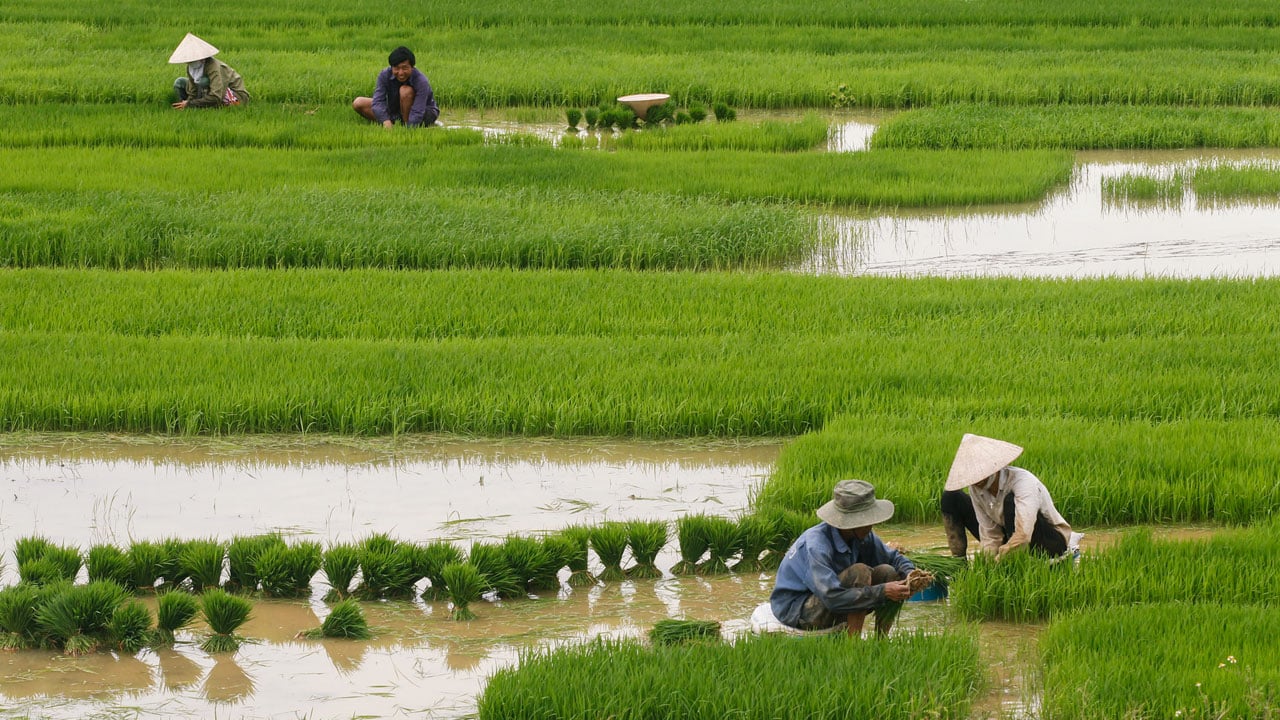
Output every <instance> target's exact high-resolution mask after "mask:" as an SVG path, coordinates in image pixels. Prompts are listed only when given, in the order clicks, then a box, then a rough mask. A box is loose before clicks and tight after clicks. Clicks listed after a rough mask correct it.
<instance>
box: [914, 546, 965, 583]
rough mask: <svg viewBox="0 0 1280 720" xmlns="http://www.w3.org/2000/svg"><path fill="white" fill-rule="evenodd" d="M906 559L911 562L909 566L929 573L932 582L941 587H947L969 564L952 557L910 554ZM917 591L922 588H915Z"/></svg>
mask: <svg viewBox="0 0 1280 720" xmlns="http://www.w3.org/2000/svg"><path fill="white" fill-rule="evenodd" d="M907 558H908V559H910V560H911V564H913V565H915V566H916V567H917V568H918V569H920V570H923V571H925V572H927V573H929V574H930V575H931V576H932V580H936V581H937V582H940V583H942V585H943V586H946V585H949V584H950V582H951V579H952V578H954V577H956V576H957V575H959V574H960V573H962V572H964V571H965V569H966V568H968V567H969V563H968V561H967V560H966V559H965V558H962V557H955V556H953V555H941V554H938V553H930V552H912V553H908V554H907ZM919 589H923V588H917V590H919Z"/></svg>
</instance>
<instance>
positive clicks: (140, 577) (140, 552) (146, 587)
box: [128, 540, 165, 592]
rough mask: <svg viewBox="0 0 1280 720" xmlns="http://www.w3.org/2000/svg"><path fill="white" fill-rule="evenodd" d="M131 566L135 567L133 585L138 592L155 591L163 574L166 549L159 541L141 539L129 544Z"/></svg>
mask: <svg viewBox="0 0 1280 720" xmlns="http://www.w3.org/2000/svg"><path fill="white" fill-rule="evenodd" d="M128 556H129V566H130V567H132V568H133V582H132V583H131V586H132V587H134V588H137V591H138V592H155V590H156V583H157V582H158V581H159V580H160V578H161V576H162V575H163V569H162V567H163V565H164V563H165V550H164V547H162V546H161V545H160V544H159V543H155V542H151V541H149V540H141V541H138V542H135V543H133V544H132V545H130V546H129V551H128Z"/></svg>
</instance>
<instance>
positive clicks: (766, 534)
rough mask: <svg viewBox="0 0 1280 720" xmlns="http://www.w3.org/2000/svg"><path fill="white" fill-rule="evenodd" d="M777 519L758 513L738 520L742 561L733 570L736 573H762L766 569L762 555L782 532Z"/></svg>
mask: <svg viewBox="0 0 1280 720" xmlns="http://www.w3.org/2000/svg"><path fill="white" fill-rule="evenodd" d="M776 519H777V518H776V516H773V515H766V514H758V513H757V514H753V515H743V516H742V517H740V518H738V540H739V543H740V545H741V559H740V560H738V562H737V563H736V564H734V566H733V567H732V568H731V570H733V571H734V572H736V573H748V572H761V571H763V570H764V569H765V568H764V563H762V562H761V560H760V555H761V554H762V553H763V552H764V551H765V550H766V549H767V548H768V547H769V545H770V544H772V543H773V540H774V538H775V537H777V535H778V533H779V531H780V528H779V527H778V525H777V524H776Z"/></svg>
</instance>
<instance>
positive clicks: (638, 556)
mask: <svg viewBox="0 0 1280 720" xmlns="http://www.w3.org/2000/svg"><path fill="white" fill-rule="evenodd" d="M626 527H627V544H628V546H629V547H630V548H631V558H632V560H634V561H635V564H634V565H632V566H631V567H629V568H627V569H626V576H627V577H631V578H657V577H662V571H661V570H659V569H658V566H657V559H658V553H660V552H662V549H663V548H664V547H666V545H667V522H666V521H665V520H631V521H628V522H627V523H626Z"/></svg>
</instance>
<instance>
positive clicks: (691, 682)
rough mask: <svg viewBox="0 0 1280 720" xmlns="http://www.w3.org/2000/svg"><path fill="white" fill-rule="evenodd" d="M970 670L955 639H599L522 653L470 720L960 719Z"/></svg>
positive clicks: (966, 653)
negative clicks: (834, 683) (842, 680)
mask: <svg viewBox="0 0 1280 720" xmlns="http://www.w3.org/2000/svg"><path fill="white" fill-rule="evenodd" d="M979 662H980V661H979V657H978V648H977V643H976V641H975V640H974V639H973V638H972V637H970V636H967V635H963V634H957V633H946V634H935V635H924V634H914V635H912V634H907V635H899V636H895V637H893V638H891V639H888V640H884V641H878V642H862V643H850V642H849V640H848V639H847V638H845V637H843V636H840V637H835V638H832V637H820V638H792V637H787V636H782V635H761V636H748V637H744V638H740V639H739V640H737V641H736V642H735V643H733V644H732V645H730V644H727V643H685V644H679V645H672V646H665V645H664V646H659V647H649V646H647V645H645V644H642V643H640V642H636V641H631V640H598V641H594V642H590V643H586V644H583V645H578V646H567V647H562V648H558V649H555V650H533V651H526V652H523V653H522V654H521V658H520V662H519V665H518V666H515V667H509V668H503V669H500V670H498V671H497V672H496V673H494V675H493V676H492V677H491V678H490V679H489V682H488V684H487V685H486V687H485V689H484V692H483V693H482V694H481V695H480V698H479V701H478V705H479V717H480V718H481V720H501V719H503V718H516V717H519V718H550V717H556V718H564V719H566V720H569V719H572V718H600V717H626V718H633V719H635V720H644V719H648V718H692V719H698V718H724V717H735V718H743V719H744V720H751V719H754V718H761V719H763V718H775V717H778V713H779V708H785V714H786V715H787V716H788V717H809V718H836V717H875V718H884V719H886V720H888V719H892V718H918V717H938V718H963V717H966V713H967V712H968V708H969V704H970V702H971V699H972V697H973V695H974V693H975V692H976V691H977V688H978V687H979V685H980V683H981V676H982V671H981V667H980V665H979ZM854 676H856V677H857V678H858V679H859V681H858V682H856V683H846V687H842V689H841V690H840V692H832V690H831V679H832V678H839V677H854ZM764 677H768V678H770V681H768V682H762V678H764ZM891 688H910V691H909V692H905V691H904V692H894V691H893V690H892V689H891Z"/></svg>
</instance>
